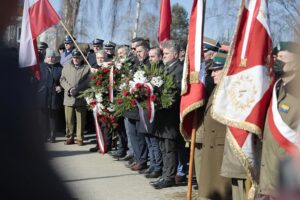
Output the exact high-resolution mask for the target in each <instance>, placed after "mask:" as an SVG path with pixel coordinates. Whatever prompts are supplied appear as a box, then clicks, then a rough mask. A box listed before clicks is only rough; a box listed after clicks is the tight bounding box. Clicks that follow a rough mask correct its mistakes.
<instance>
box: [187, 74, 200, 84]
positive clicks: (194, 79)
mask: <svg viewBox="0 0 300 200" xmlns="http://www.w3.org/2000/svg"><path fill="white" fill-rule="evenodd" d="M199 82H200V80H199V72H192V73H190V77H189V84H195V83H199Z"/></svg>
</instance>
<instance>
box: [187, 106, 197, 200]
mask: <svg viewBox="0 0 300 200" xmlns="http://www.w3.org/2000/svg"><path fill="white" fill-rule="evenodd" d="M197 113H198V112H197V110H196V111H195V112H194V117H193V129H192V133H191V144H190V145H191V146H190V162H189V177H188V191H187V194H186V200H191V199H192V180H193V167H194V155H195V140H196V128H197V127H196V126H197Z"/></svg>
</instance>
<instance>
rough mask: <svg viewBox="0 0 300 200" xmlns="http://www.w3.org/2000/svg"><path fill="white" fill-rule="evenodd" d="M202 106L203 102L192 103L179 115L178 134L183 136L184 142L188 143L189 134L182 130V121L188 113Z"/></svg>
mask: <svg viewBox="0 0 300 200" xmlns="http://www.w3.org/2000/svg"><path fill="white" fill-rule="evenodd" d="M203 104H204V100H201V101H198V102H195V103H193V104H192V105H190V106H188V107H187V108H186V109H184V111H183V112H182V115H180V124H179V129H180V133H181V135H182V136H183V138H184V139H185V141H187V142H188V141H190V139H191V138H190V136H189V134H190V133H186V132H185V131H184V129H183V126H182V125H183V124H182V120H183V119H184V118H185V116H186V115H188V114H189V113H190V112H192V111H195V110H196V109H198V108H200V107H201V106H203ZM198 128H199V127H197V129H198Z"/></svg>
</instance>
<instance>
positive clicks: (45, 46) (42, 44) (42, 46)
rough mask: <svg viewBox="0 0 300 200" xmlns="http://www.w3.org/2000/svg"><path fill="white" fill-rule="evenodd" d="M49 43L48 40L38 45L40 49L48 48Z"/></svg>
mask: <svg viewBox="0 0 300 200" xmlns="http://www.w3.org/2000/svg"><path fill="white" fill-rule="evenodd" d="M47 48H48V44H47V43H46V42H40V43H39V45H38V49H47Z"/></svg>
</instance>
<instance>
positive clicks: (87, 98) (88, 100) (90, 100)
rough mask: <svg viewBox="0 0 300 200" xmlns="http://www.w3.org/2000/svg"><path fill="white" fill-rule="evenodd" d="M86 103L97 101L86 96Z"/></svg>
mask: <svg viewBox="0 0 300 200" xmlns="http://www.w3.org/2000/svg"><path fill="white" fill-rule="evenodd" d="M85 100H86V103H87V104H90V103H91V102H93V101H95V100H94V98H93V97H85Z"/></svg>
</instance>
